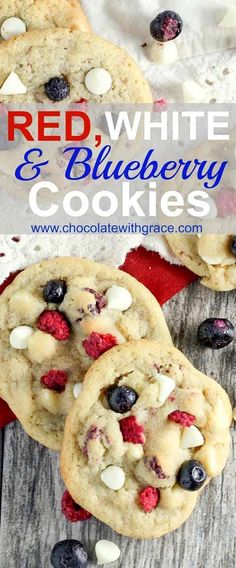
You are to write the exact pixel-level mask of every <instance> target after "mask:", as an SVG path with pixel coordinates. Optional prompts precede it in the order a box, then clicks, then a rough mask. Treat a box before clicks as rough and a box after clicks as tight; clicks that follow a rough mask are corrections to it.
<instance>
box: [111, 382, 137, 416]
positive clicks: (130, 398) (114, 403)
mask: <svg viewBox="0 0 236 568" xmlns="http://www.w3.org/2000/svg"><path fill="white" fill-rule="evenodd" d="M137 399H138V395H137V393H136V392H135V390H134V389H131V388H130V387H125V386H123V387H113V388H111V389H109V391H108V393H107V400H108V403H109V406H110V407H111V409H112V410H114V412H119V413H120V414H125V413H126V412H129V410H130V409H131V408H132V406H133V405H134V404H135V402H136V400H137Z"/></svg>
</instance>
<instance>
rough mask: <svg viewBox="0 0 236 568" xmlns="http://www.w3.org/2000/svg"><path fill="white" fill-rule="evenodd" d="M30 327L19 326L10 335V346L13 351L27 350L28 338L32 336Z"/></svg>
mask: <svg viewBox="0 0 236 568" xmlns="http://www.w3.org/2000/svg"><path fill="white" fill-rule="evenodd" d="M33 331H34V330H33V329H32V327H29V325H19V326H18V327H15V329H13V330H12V332H11V334H10V338H9V340H10V344H11V346H12V347H14V349H27V347H28V343H29V338H30V337H31V335H32V334H33Z"/></svg>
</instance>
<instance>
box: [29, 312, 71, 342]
mask: <svg viewBox="0 0 236 568" xmlns="http://www.w3.org/2000/svg"><path fill="white" fill-rule="evenodd" d="M37 327H38V329H40V331H45V333H49V334H50V335H52V336H53V337H54V338H55V339H57V340H58V341H66V340H67V339H69V336H70V328H69V324H68V321H67V319H66V318H65V316H64V314H62V313H61V312H58V311H56V310H45V311H44V312H42V313H41V314H40V316H39V318H38V322H37Z"/></svg>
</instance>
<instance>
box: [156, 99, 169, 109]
mask: <svg viewBox="0 0 236 568" xmlns="http://www.w3.org/2000/svg"><path fill="white" fill-rule="evenodd" d="M167 107H168V102H167V101H166V99H158V100H157V101H154V103H153V111H154V112H162V111H163V110H166V109H167Z"/></svg>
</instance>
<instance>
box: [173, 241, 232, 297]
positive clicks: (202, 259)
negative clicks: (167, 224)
mask: <svg viewBox="0 0 236 568" xmlns="http://www.w3.org/2000/svg"><path fill="white" fill-rule="evenodd" d="M166 239H167V241H168V244H169V245H170V247H171V249H172V251H173V252H174V254H175V255H176V256H177V257H178V258H179V260H181V262H182V263H183V264H184V265H185V266H187V268H189V269H190V270H192V272H195V274H198V276H201V283H202V284H203V285H204V286H207V288H211V289H212V290H216V291H222V292H223V291H228V290H234V289H235V288H236V235H235V236H233V235H199V236H197V235H168V237H166Z"/></svg>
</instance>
